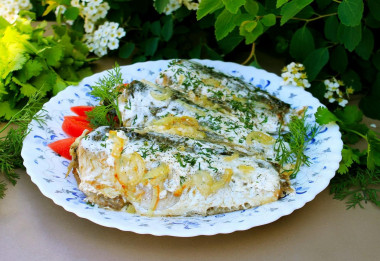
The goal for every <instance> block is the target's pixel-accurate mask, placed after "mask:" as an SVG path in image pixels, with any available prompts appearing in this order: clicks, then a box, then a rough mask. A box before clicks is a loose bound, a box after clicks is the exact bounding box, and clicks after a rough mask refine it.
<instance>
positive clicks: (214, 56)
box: [204, 45, 222, 60]
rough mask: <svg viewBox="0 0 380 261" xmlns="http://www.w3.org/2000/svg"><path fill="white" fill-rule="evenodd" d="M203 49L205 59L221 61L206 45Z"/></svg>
mask: <svg viewBox="0 0 380 261" xmlns="http://www.w3.org/2000/svg"><path fill="white" fill-rule="evenodd" d="M204 49H205V51H206V55H207V58H209V59H211V60H222V57H221V56H220V55H219V54H218V53H217V52H216V51H214V50H213V49H212V48H210V47H209V46H208V45H204Z"/></svg>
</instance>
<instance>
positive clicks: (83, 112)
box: [70, 105, 94, 117]
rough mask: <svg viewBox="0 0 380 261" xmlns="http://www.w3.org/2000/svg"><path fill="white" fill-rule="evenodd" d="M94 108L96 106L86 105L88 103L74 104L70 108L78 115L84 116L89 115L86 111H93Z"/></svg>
mask: <svg viewBox="0 0 380 261" xmlns="http://www.w3.org/2000/svg"><path fill="white" fill-rule="evenodd" d="M93 109H94V106H86V105H82V106H73V107H71V108H70V110H71V111H72V112H74V113H75V114H76V115H78V116H83V117H87V114H86V112H88V111H92V110H93Z"/></svg>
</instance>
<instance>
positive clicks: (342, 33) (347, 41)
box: [338, 24, 362, 52]
mask: <svg viewBox="0 0 380 261" xmlns="http://www.w3.org/2000/svg"><path fill="white" fill-rule="evenodd" d="M361 39H362V27H361V25H358V26H355V27H351V26H345V25H343V24H340V25H339V27H338V40H339V42H340V43H342V44H344V47H346V49H347V50H348V51H350V52H352V51H353V50H354V49H355V48H356V46H358V44H359V43H360V41H361Z"/></svg>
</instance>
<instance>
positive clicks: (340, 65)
mask: <svg viewBox="0 0 380 261" xmlns="http://www.w3.org/2000/svg"><path fill="white" fill-rule="evenodd" d="M347 65H348V57H347V52H346V49H344V47H343V46H342V45H338V46H337V47H335V48H334V49H333V50H332V52H331V58H330V67H331V69H333V70H334V71H336V72H338V73H343V72H344V71H345V70H346V69H347Z"/></svg>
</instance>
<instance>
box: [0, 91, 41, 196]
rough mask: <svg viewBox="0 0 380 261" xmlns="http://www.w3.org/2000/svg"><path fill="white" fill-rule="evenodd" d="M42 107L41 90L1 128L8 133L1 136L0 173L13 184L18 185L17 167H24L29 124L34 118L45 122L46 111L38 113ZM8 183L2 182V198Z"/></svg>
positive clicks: (0, 190) (1, 130)
mask: <svg viewBox="0 0 380 261" xmlns="http://www.w3.org/2000/svg"><path fill="white" fill-rule="evenodd" d="M41 107H42V97H41V95H40V93H39V92H37V93H36V94H35V95H33V96H32V97H31V98H30V99H29V101H28V103H27V104H26V105H25V106H24V107H23V108H22V109H21V110H20V111H19V112H18V113H16V114H15V115H14V116H13V117H12V118H11V119H10V120H9V121H8V123H7V124H6V125H5V126H4V127H3V128H2V129H0V133H3V132H5V131H7V134H6V135H5V136H3V137H1V138H0V173H1V174H3V176H4V178H5V179H6V180H7V181H9V182H10V183H11V184H12V185H16V183H17V179H19V175H18V174H17V173H16V172H15V169H17V168H22V167H23V159H22V157H21V150H22V144H23V141H24V138H25V137H26V135H28V133H29V131H30V129H28V125H29V123H30V122H31V121H32V120H35V121H37V123H38V124H44V118H45V115H44V111H43V110H41V113H37V111H39V110H40V109H41ZM5 190H6V183H5V182H4V181H2V182H0V198H3V197H4V195H5Z"/></svg>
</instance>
